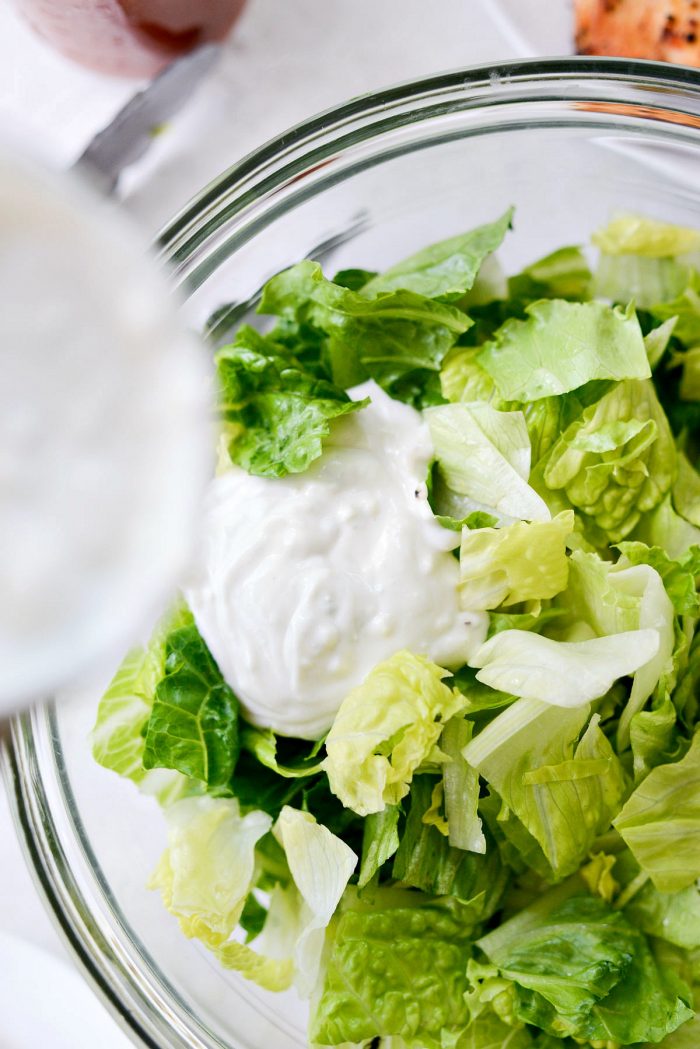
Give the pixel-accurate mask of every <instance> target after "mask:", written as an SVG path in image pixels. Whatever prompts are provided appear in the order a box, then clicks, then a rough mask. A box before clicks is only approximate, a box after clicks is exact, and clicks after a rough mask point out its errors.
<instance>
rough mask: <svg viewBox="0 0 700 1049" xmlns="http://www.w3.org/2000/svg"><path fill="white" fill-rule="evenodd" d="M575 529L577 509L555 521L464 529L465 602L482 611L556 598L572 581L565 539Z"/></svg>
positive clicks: (462, 574) (461, 563)
mask: <svg viewBox="0 0 700 1049" xmlns="http://www.w3.org/2000/svg"><path fill="white" fill-rule="evenodd" d="M573 528H574V513H573V510H564V511H563V512H562V513H560V514H557V516H556V517H554V518H553V519H552V520H551V521H533V522H531V523H525V522H517V523H516V524H512V525H509V526H508V527H506V528H479V529H475V530H473V531H469V530H468V529H464V530H463V532H462V544H461V549H460V555H459V568H460V578H461V583H460V587H459V592H460V599H461V602H462V606H463V607H464V608H471V609H474V610H483V609H488V608H497V607H498V606H499V605H512V604H517V603H518V602H521V601H530V600H539V599H545V598H550V597H554V596H555V595H556V594H558V593H559V592H560V591H562V590H563V589H564V588H565V586H566V583H567V580H568V576H569V564H568V559H567V556H566V540H567V538H568V537H569V535H570V534H571V532H572V531H573Z"/></svg>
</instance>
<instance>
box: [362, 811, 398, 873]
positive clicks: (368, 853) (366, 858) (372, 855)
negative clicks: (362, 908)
mask: <svg viewBox="0 0 700 1049" xmlns="http://www.w3.org/2000/svg"><path fill="white" fill-rule="evenodd" d="M400 814H401V810H400V808H399V806H398V805H387V807H386V808H385V809H382V811H381V812H371V813H370V814H369V816H366V817H365V819H364V822H363V827H362V831H363V833H362V862H361V864H360V876H359V878H358V881H357V884H358V885H359V887H360V888H364V886H365V885H367V884H368V883H369V882H370V881H371V880H372V878H373V877H374V876H375V874H376V873H377V871H378V870H379V868H380V867H381V866H382V865H383V864H384V863H386V861H387V860H388V859H390V858H391V857H392V856H393V855H394V853H395V852H396V850H397V849H398V847H399V832H398V823H399V816H400Z"/></svg>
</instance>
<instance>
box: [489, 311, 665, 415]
mask: <svg viewBox="0 0 700 1049" xmlns="http://www.w3.org/2000/svg"><path fill="white" fill-rule="evenodd" d="M525 312H526V313H527V320H524V321H523V320H515V319H514V320H508V321H506V323H505V324H504V325H503V327H501V328H500V329H499V330H498V331H497V332H496V335H495V336H494V338H493V340H492V341H491V342H489V343H487V344H486V345H485V346H484V347H483V348H482V350H481V352H480V354H479V357H478V360H479V363H480V364H481V366H482V367H483V368H484V369H485V370H486V371H487V372H488V373H489V375H490V376H491V378H492V379H493V380H494V382H495V383H496V387H497V388H498V392H499V393H500V395H501V396H502V397H504V398H505V399H506V400H509V401H536V400H538V399H539V398H540V397H550V396H553V395H557V394H562V393H566V392H567V391H568V390H575V389H577V388H578V387H579V386H583V385H584V384H585V383H587V382H590V381H591V380H593V379H616V380H620V379H644V378H646V377H647V376H649V375H650V374H651V373H650V370H649V362H648V360H647V355H646V350H645V348H644V339H643V338H642V332H641V329H640V327H639V321H638V320H637V316H636V314H635V312H634V310H627V311H626V312H623V311H622V310H620V309H617V308H613V307H611V306H606V305H604V304H603V303H601V302H584V303H577V302H576V303H575V302H567V301H566V300H565V299H550V300H546V299H543V300H541V301H540V302H535V303H532V304H531V305H530V306H528V307H527V308H526V311H525Z"/></svg>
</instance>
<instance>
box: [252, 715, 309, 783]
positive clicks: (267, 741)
mask: <svg viewBox="0 0 700 1049" xmlns="http://www.w3.org/2000/svg"><path fill="white" fill-rule="evenodd" d="M294 743H296V747H295V750H296V749H297V748H299V747H300V748H301V750H302V753H301V754H300V755H297V754H296V753H294V755H293V756H292V755H289V750H290V741H289V740H287V739H286V738H284V737H280V736H276V735H275V733H274V732H273V731H272V729H270V728H255V727H254V726H253V725H248V724H244V725H243V726H242V731H241V747H242V748H243V749H244V750H247V751H248V752H249V753H250V754H253V755H255V757H256V758H257V759H258V761H259V762H260V764H261V765H264V766H265V768H268V769H271V770H272V771H273V772H276V773H277V775H278V776H282V777H283V778H284V779H298V778H304V777H306V776H313V775H314V774H316V773H318V772H320V771H321V769H322V759H321V758H319V756H318V751H319V749H320V747H319V745H318V744H314V745H313V746H312V747H311V748H309V743H308V741H306V740H299V741H294ZM280 746H282V748H283V749H284V750H285V751H286V752H287V754H288V755H289V756H287V757H286V758H285V759H284V760H282V761H280V760H279V758H280V754H279V749H280Z"/></svg>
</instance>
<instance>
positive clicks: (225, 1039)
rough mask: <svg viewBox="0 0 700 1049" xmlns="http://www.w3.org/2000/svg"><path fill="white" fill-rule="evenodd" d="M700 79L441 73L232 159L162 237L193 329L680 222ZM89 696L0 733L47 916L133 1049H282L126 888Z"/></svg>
mask: <svg viewBox="0 0 700 1049" xmlns="http://www.w3.org/2000/svg"><path fill="white" fill-rule="evenodd" d="M698 172H700V76H698V74H697V72H695V71H692V70H683V69H678V68H671V67H666V66H660V65H655V64H653V63H630V62H622V61H617V60H607V61H600V60H586V59H571V60H556V61H551V62H528V63H521V64H512V65H508V66H503V67H502V68H499V69H497V70H487V69H479V70H472V71H462V72H456V73H452V74H448V75H444V76H440V77H435V78H432V79H428V80H423V81H420V82H418V83H415V84H408V85H405V86H402V87H398V88H394V89H391V90H388V91H385V92H382V93H380V94H376V95H371V96H368V97H366V98H361V99H358V100H356V101H352V102H349V103H347V104H346V105H344V106H341V107H340V108H339V109H336V110H334V111H332V112H330V113H326V114H323V115H321V116H319V117H316V118H314V119H312V120H310V121H308V122H307V123H306V124H304V125H302V126H300V127H298V128H296V129H294V130H292V131H290V132H288V133H287V134H285V135H283V136H282V137H281V138H279V139H277V140H275V141H273V142H271V143H269V144H268V145H266V146H264V147H263V148H262V149H260V150H259V151H257V152H256V153H255V154H252V155H251V156H249V157H248V158H246V159H245V160H243V161H242V162H240V163H239V164H237V165H236V166H235V167H233V168H232V169H231V170H230V171H228V172H226V173H225V174H224V175H223V176H222V177H221V178H220V179H218V180H217V181H216V182H214V183H213V184H212V185H211V186H209V187H208V188H207V189H205V190H204V191H203V193H202V194H201V195H200V196H199V197H198V198H197V199H196V200H195V201H194V202H193V203H192V204H190V205H189V206H188V207H187V208H186V209H185V211H183V212H182V213H181V214H180V215H179V216H178V217H177V218H176V219H175V220H174V221H173V222H172V223H171V224H170V226H169V227H168V228H167V229H166V230H165V231H164V233H163V234H162V236H161V238H160V245H161V251H162V254H163V257H164V258H165V259H167V260H168V261H169V262H170V263H171V265H172V266H173V268H174V271H175V276H176V279H177V281H178V282H179V283H180V284H181V285H182V287H183V290H184V292H185V294H186V296H187V305H186V310H187V313H188V319H189V320H190V322H191V323H192V324H193V326H195V327H201V326H202V325H203V324H204V323H205V321H206V319H207V318H208V317H209V316H210V314H211V313H212V311H213V310H215V309H217V308H218V307H220V306H222V304H224V303H234V304H235V305H234V308H233V309H232V310H231V311H230V312H229V314H228V316H227V317H224V319H223V320H222V319H221V315H220V319H219V322H218V323H217V327H216V332H215V335H216V337H217V338H218V339H223V338H225V335H226V330H227V327H230V323H231V322H233V321H234V320H235V319H236V318H240V317H241V316H243V315H244V314H245V312H246V310H247V309H249V308H250V306H251V304H253V303H254V301H255V297H256V294H257V292H258V290H259V288H260V287H261V285H262V284H263V283H264V282H265V280H266V279H267V278H268V277H270V276H271V275H272V274H273V273H275V272H277V271H278V270H280V269H282V268H283V267H284V266H286V265H288V264H290V263H292V262H295V261H297V260H298V259H300V258H302V257H304V256H306V255H309V256H311V257H321V258H322V259H323V261H324V265H325V266H326V267H327V270H328V272H329V273H333V272H334V271H335V270H336V269H341V268H344V267H347V266H361V267H366V268H371V269H381V268H382V267H384V266H386V265H388V264H389V263H391V262H393V261H395V260H397V259H399V258H400V257H401V256H403V255H406V254H408V253H409V252H412V251H414V250H416V249H418V248H420V247H421V246H423V245H424V244H426V243H428V242H430V241H434V240H438V239H440V238H442V237H447V236H450V235H452V234H454V233H457V232H459V231H462V230H465V229H469V228H470V227H472V226H475V225H477V224H479V223H481V222H485V221H489V220H491V219H493V218H495V217H496V216H497V215H499V214H501V213H502V211H503V210H504V209H505V208H506V207H507V206H508V205H510V204H514V205H515V207H516V216H515V230H514V232H513V233H511V234H510V235H509V237H508V239H507V241H506V244H505V245H504V248H503V250H502V251H501V253H500V255H501V258H502V260H503V262H504V264H505V266H506V269H507V270H513V269H516V268H517V267H519V266H521V265H522V264H525V263H527V262H528V261H531V260H533V259H535V258H537V257H538V256H541V255H542V254H544V253H545V252H547V251H549V250H552V249H554V248H556V247H560V246H562V245H564V244H576V243H581V244H583V243H585V242H586V241H587V240H588V237H589V235H590V232H591V230H592V229H593V228H595V227H596V226H597V225H599V224H601V223H603V222H605V221H607V220H608V219H609V218H610V216H611V214H612V213H614V212H616V211H621V210H626V211H630V210H632V211H641V212H645V213H647V214H649V215H652V216H654V217H657V218H661V219H665V220H668V221H672V222H680V223H683V224H686V225H697V226H700V179H699V178H698ZM105 684H106V682H105V681H101V682H100V681H95V682H93V683H92V684H91V685H90V686H86V687H85V689H84V690H83V692H82V694H81V695H78V696H75V697H74V698H73V702H71V703H66V704H62V705H60V706H59V707H58V708H56V709H54V708H52V707H47V708H46V709H43V710H41V711H37V712H36V713H34V714H33V715H30V716H27V717H26V718H24V719H22V720H21V721H19V722H17V724H16V725H15V726H14V732H13V740H12V744H11V746H10V747H9V748H8V755H7V757H8V761H7V763H6V768H7V774H8V780H9V783H10V787H11V793H12V796H13V798H14V803H15V810H16V818H17V823H18V827H19V829H20V832H21V833H22V835H23V836H24V838H25V842H26V846H27V851H28V854H29V858H30V862H31V864H32V866H33V868H34V871H35V873H36V876H37V879H38V881H39V883H40V885H41V888H42V890H43V892H44V893H45V895H46V897H47V899H48V901H49V904H50V906H51V908H52V910H53V912H54V915H55V917H56V919H57V921H58V922H59V923H60V925H61V926H62V928H63V930H64V932H65V934H66V936H67V938H68V940H69V942H70V943H71V944H72V946H73V949H74V950H75V952H76V953H77V954H78V956H79V957H80V959H81V961H82V962H83V964H84V966H85V967H86V969H87V970H88V972H89V973H90V974H91V976H92V979H93V980H94V982H95V983H96V985H97V987H98V988H99V989H100V991H101V993H102V994H103V996H104V997H105V998H106V999H107V1001H108V1002H109V1003H110V1004H111V1006H112V1008H113V1010H114V1011H115V1013H116V1014H117V1015H118V1016H119V1018H120V1019H121V1022H122V1024H123V1025H124V1026H125V1027H126V1028H127V1029H128V1030H129V1031H130V1032H131V1033H132V1034H133V1036H134V1038H135V1040H136V1041H137V1042H138V1043H139V1044H145V1045H151V1046H161V1047H165V1046H167V1047H168V1049H184V1047H185V1046H187V1047H198V1049H204V1047H207V1049H209V1047H214V1046H219V1047H233V1049H269V1047H270V1046H273V1045H274V1046H275V1049H292V1047H301V1046H304V1045H305V1044H306V1040H305V1034H304V1024H305V1011H304V1008H303V1006H301V1005H300V1003H298V1002H297V1001H296V999H295V997H294V995H293V994H292V993H287V994H285V995H281V996H279V995H272V994H268V993H266V992H264V991H262V990H260V989H258V988H256V987H255V986H253V985H251V984H249V983H247V982H246V981H244V980H242V979H240V978H239V977H237V976H236V975H235V974H232V973H227V972H224V971H223V970H222V969H221V968H220V967H219V966H218V964H217V963H216V962H215V961H214V960H213V959H212V958H211V957H210V956H209V955H208V954H207V952H206V951H205V950H204V949H203V948H201V947H199V946H198V945H197V944H195V943H193V942H190V941H188V940H186V939H185V938H184V937H183V936H182V934H181V933H180V931H179V929H178V928H177V925H176V923H175V921H174V919H172V918H171V917H170V916H169V915H167V913H166V912H165V910H164V909H163V907H162V905H161V903H160V900H159V898H158V896H157V895H156V894H154V893H150V892H148V890H146V888H145V884H146V881H147V879H148V876H149V874H150V872H151V870H152V869H153V867H154V865H155V863H156V860H157V858H158V856H159V854H160V851H161V849H162V848H163V845H164V842H165V825H164V821H163V818H162V815H161V813H160V811H159V809H158V807H157V805H156V803H155V802H154V801H153V800H152V799H150V798H146V797H143V796H142V795H140V794H139V793H138V792H137V791H136V789H135V788H133V787H132V786H131V785H130V784H128V783H125V782H122V781H120V780H119V779H118V778H117V777H116V776H114V775H113V774H112V773H110V772H107V771H105V770H104V769H101V768H99V767H98V766H97V765H95V764H94V762H93V761H92V758H91V756H90V749H89V742H88V738H87V737H88V733H89V730H90V727H91V725H92V722H93V720H94V714H95V710H96V705H97V700H98V697H99V694H100V691H101V689H102V688H103V687H104V685H105Z"/></svg>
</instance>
